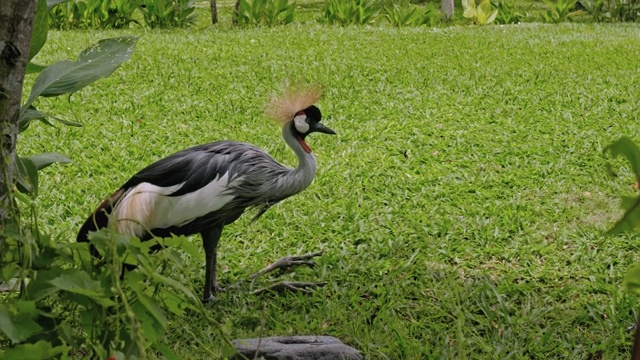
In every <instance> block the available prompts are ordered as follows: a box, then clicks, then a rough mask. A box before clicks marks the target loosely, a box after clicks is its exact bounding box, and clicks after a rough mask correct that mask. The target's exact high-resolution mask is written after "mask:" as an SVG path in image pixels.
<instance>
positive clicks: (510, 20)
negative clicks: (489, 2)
mask: <svg viewBox="0 0 640 360" xmlns="http://www.w3.org/2000/svg"><path fill="white" fill-rule="evenodd" d="M493 6H495V7H496V8H497V9H498V16H497V17H496V24H517V23H519V22H521V21H522V19H523V18H524V14H523V13H521V12H520V11H519V10H518V8H517V7H516V1H515V0H499V1H497V2H494V3H493Z"/></svg>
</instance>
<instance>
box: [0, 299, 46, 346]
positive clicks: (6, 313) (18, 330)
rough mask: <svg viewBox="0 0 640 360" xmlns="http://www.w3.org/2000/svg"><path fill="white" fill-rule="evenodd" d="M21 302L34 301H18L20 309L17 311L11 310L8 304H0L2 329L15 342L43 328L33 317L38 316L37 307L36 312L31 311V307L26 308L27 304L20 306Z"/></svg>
mask: <svg viewBox="0 0 640 360" xmlns="http://www.w3.org/2000/svg"><path fill="white" fill-rule="evenodd" d="M21 303H33V302H31V301H29V302H27V301H18V305H19V309H17V310H16V311H11V310H10V309H9V308H8V307H7V306H6V305H0V330H2V332H3V333H4V334H5V335H6V336H7V337H8V338H9V339H10V340H11V342H12V343H13V344H16V343H19V342H22V341H24V340H26V339H28V338H29V337H30V336H32V335H34V334H36V333H37V332H39V331H41V330H42V327H40V325H38V324H37V323H36V322H35V321H33V318H34V317H36V316H37V309H36V310H35V312H34V311H30V309H29V308H25V306H27V304H23V305H24V306H20V305H21ZM33 304H34V305H33V308H35V303H33ZM25 310H26V311H25ZM5 356H6V354H5Z"/></svg>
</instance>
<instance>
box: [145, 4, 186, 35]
mask: <svg viewBox="0 0 640 360" xmlns="http://www.w3.org/2000/svg"><path fill="white" fill-rule="evenodd" d="M195 3H196V1H195V0H142V4H143V5H145V6H144V7H142V8H141V11H142V14H143V16H144V23H145V24H146V25H147V26H149V27H152V28H174V27H185V26H188V25H191V24H193V22H194V21H195V18H196V14H195V9H196V8H195Z"/></svg>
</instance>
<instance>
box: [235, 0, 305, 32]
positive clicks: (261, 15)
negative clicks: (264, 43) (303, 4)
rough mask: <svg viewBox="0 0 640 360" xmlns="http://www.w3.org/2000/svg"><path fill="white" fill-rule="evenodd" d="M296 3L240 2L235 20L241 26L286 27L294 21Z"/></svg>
mask: <svg viewBox="0 0 640 360" xmlns="http://www.w3.org/2000/svg"><path fill="white" fill-rule="evenodd" d="M295 9H296V3H295V1H294V2H292V3H289V0H240V6H239V7H238V13H237V14H236V15H235V19H236V20H237V22H238V23H240V24H249V25H266V26H274V25H285V24H289V23H291V22H292V21H293V15H294V12H295Z"/></svg>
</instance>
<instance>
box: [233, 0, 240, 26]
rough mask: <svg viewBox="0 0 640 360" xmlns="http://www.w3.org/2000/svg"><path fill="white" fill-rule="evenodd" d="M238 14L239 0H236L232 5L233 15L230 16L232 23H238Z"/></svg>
mask: <svg viewBox="0 0 640 360" xmlns="http://www.w3.org/2000/svg"><path fill="white" fill-rule="evenodd" d="M238 15H240V0H236V4H235V5H234V6H233V16H232V17H231V22H232V23H233V24H237V23H238Z"/></svg>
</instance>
